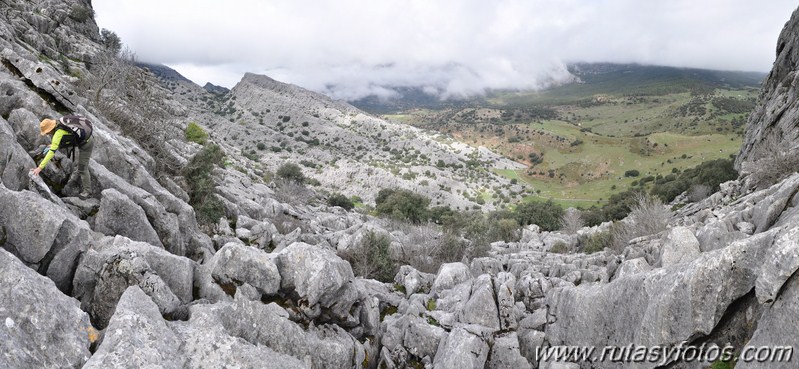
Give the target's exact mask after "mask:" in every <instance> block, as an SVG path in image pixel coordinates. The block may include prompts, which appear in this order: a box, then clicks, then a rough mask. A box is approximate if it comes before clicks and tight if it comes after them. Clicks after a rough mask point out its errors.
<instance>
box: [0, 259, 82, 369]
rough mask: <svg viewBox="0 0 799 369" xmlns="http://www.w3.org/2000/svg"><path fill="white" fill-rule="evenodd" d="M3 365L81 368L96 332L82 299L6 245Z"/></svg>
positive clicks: (1, 297) (0, 298) (0, 281)
mask: <svg viewBox="0 0 799 369" xmlns="http://www.w3.org/2000/svg"><path fill="white" fill-rule="evenodd" d="M0 324H2V325H0V352H2V353H3V354H2V355H0V367H3V368H63V367H68V368H80V367H82V366H83V364H84V363H85V362H86V361H87V360H89V357H90V356H91V353H90V352H89V346H90V343H91V342H90V334H95V333H96V332H95V331H94V329H93V328H92V326H91V324H90V323H89V316H88V315H87V314H86V313H85V312H83V311H81V310H80V307H79V306H78V303H77V301H75V300H74V299H72V298H70V297H68V296H66V295H64V294H62V293H61V292H60V291H59V290H58V289H57V288H56V286H55V285H54V284H53V282H52V281H51V280H49V279H47V278H45V277H43V276H40V275H38V274H36V272H35V271H33V270H31V269H30V268H28V267H26V266H25V265H23V264H22V262H20V261H19V260H18V259H17V258H15V257H14V256H13V255H11V254H10V253H8V252H7V251H5V250H0Z"/></svg>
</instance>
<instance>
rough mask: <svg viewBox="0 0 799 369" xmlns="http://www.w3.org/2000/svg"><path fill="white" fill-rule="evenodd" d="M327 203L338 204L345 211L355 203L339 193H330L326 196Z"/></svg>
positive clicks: (350, 208)
mask: <svg viewBox="0 0 799 369" xmlns="http://www.w3.org/2000/svg"><path fill="white" fill-rule="evenodd" d="M327 204H328V205H330V206H340V207H342V208H344V210H347V211H349V210H352V208H354V207H355V204H353V202H352V200H350V199H349V198H347V196H344V195H342V194H340V193H332V194H330V196H328V198H327Z"/></svg>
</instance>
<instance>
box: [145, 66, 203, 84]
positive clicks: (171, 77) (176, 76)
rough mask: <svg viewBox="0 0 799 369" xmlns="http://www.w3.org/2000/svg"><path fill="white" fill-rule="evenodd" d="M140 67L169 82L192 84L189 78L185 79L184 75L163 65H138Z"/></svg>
mask: <svg viewBox="0 0 799 369" xmlns="http://www.w3.org/2000/svg"><path fill="white" fill-rule="evenodd" d="M136 64H137V65H138V66H140V67H142V68H146V69H149V70H150V72H152V73H153V74H155V75H156V76H157V77H158V78H160V79H162V80H167V81H177V82H191V81H190V80H189V79H188V78H186V77H184V76H183V75H182V74H180V73H178V71H176V70H174V69H172V68H170V67H167V66H166V65H163V64H148V63H136Z"/></svg>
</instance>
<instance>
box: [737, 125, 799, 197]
mask: <svg viewBox="0 0 799 369" xmlns="http://www.w3.org/2000/svg"><path fill="white" fill-rule="evenodd" d="M783 136H784V134H783V133H782V131H781V130H772V131H770V132H769V133H768V134H767V135H766V138H764V139H763V141H761V142H760V144H759V145H758V147H757V155H756V156H755V157H756V158H758V159H757V160H755V161H754V162H752V163H749V164H748V166H749V168H748V169H749V170H750V171H751V173H750V174H749V183H750V184H751V185H752V186H754V187H755V188H758V189H761V188H766V187H768V186H771V185H773V184H775V183H777V182H779V181H781V180H783V179H785V178H786V177H788V176H789V175H791V174H792V173H795V172H797V171H799V152H797V151H798V150H797V149H796V148H795V147H791V142H792V140H789V139H785V138H784V137H783Z"/></svg>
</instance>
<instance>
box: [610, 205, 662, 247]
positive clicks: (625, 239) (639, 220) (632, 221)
mask: <svg viewBox="0 0 799 369" xmlns="http://www.w3.org/2000/svg"><path fill="white" fill-rule="evenodd" d="M670 219H671V211H670V210H669V209H668V208H666V206H665V205H663V202H662V201H660V199H659V198H657V197H655V196H650V195H648V194H646V193H643V192H642V193H638V194H636V196H635V205H633V206H632V207H631V208H630V214H629V215H627V218H625V219H623V220H621V221H620V222H618V223H617V224H616V225H615V226H614V227H613V249H614V251H616V252H618V253H621V252H622V251H624V248H625V247H626V246H627V244H628V243H629V242H630V240H632V239H634V238H638V237H641V236H646V235H651V234H656V233H659V232H661V231H663V230H665V229H666V227H667V226H668V223H669V220H670Z"/></svg>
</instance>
